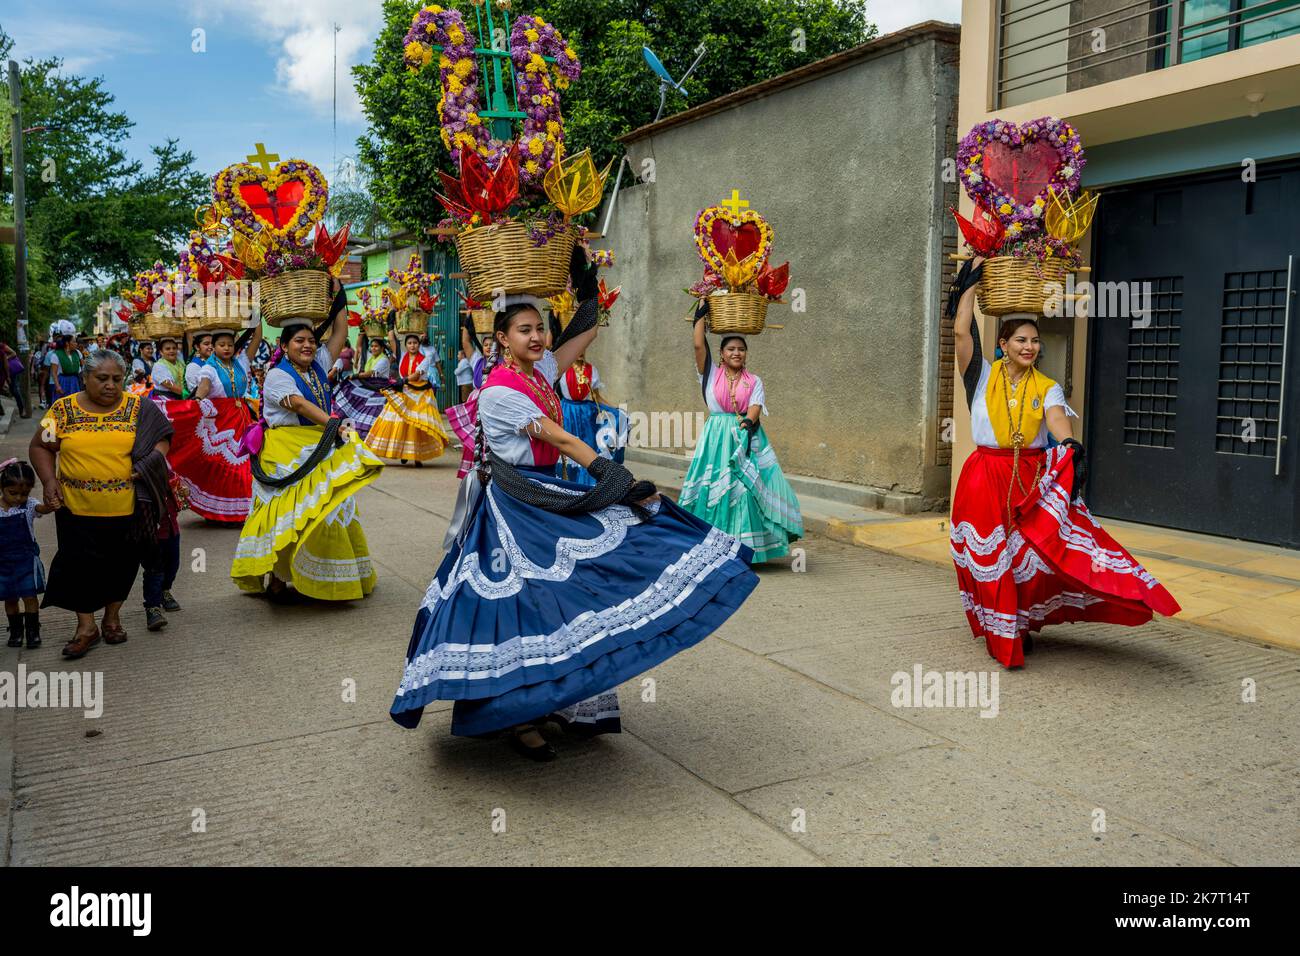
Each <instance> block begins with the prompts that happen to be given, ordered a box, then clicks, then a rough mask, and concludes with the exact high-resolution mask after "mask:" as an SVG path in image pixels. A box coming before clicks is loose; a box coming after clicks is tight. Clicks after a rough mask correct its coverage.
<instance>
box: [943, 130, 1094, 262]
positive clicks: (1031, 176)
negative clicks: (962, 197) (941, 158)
mask: <svg viewBox="0 0 1300 956" xmlns="http://www.w3.org/2000/svg"><path fill="white" fill-rule="evenodd" d="M1086 164H1087V160H1086V159H1085V157H1084V153H1083V143H1082V142H1081V141H1080V139H1079V134H1078V132H1077V131H1076V130H1075V128H1074V127H1073V126H1071V125H1070V124H1069V123H1067V122H1066V121H1065V120H1061V119H1056V118H1055V117H1051V116H1044V117H1041V118H1039V119H1036V120H1030V121H1029V122H1027V123H1022V124H1020V125H1016V124H1015V123H1010V122H1007V121H1006V120H1000V119H993V120H989V121H988V122H986V123H980V124H979V125H978V126H975V127H974V128H973V129H972V130H971V131H970V132H969V133H967V134H966V136H965V137H964V138H963V139H962V141H961V145H960V146H959V147H958V148H957V169H958V173H959V175H960V176H961V181H962V185H963V186H965V187H966V193H967V195H969V196H970V198H971V199H972V200H974V201H975V203H976V204H977V205H978V204H983V205H985V206H987V207H988V208H989V209H990V210H992V212H993V213H994V214H995V215H996V216H997V217H998V218H999V219H1001V220H1002V222H1003V224H1004V225H1005V226H1006V237H1007V239H1010V240H1014V239H1025V238H1028V237H1030V236H1033V235H1036V234H1037V233H1040V232H1042V229H1043V215H1044V213H1045V212H1046V210H1047V205H1048V202H1049V201H1050V200H1051V195H1052V193H1053V192H1056V193H1063V194H1069V195H1074V194H1075V193H1076V192H1077V191H1078V189H1079V181H1080V178H1081V177H1080V174H1081V173H1082V171H1083V167H1084V166H1085V165H1086Z"/></svg>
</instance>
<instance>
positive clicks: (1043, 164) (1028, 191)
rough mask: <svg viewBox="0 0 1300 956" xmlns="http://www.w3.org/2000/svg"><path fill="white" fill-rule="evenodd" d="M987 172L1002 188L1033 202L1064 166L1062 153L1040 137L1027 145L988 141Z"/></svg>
mask: <svg viewBox="0 0 1300 956" xmlns="http://www.w3.org/2000/svg"><path fill="white" fill-rule="evenodd" d="M983 166H984V176H985V178H986V179H988V180H989V182H990V183H992V184H993V185H994V186H995V187H996V188H997V190H998V191H999V192H1001V193H1003V194H1005V195H1008V196H1011V197H1012V198H1013V199H1015V201H1016V202H1017V203H1019V204H1020V205H1021V206H1032V205H1033V204H1034V200H1035V199H1036V198H1038V197H1039V196H1046V195H1047V185H1048V183H1050V182H1051V181H1052V177H1053V176H1055V175H1056V171H1057V170H1058V169H1060V168H1061V157H1060V154H1058V153H1057V151H1056V150H1055V149H1053V148H1052V146H1051V145H1050V144H1048V143H1044V142H1042V141H1041V140H1035V141H1034V142H1031V143H1027V144H1026V145H1024V146H1009V145H1007V144H1006V143H1002V142H995V143H989V144H988V145H986V146H985V147H984V161H983Z"/></svg>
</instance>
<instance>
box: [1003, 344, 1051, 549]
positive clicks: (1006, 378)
mask: <svg viewBox="0 0 1300 956" xmlns="http://www.w3.org/2000/svg"><path fill="white" fill-rule="evenodd" d="M1025 375H1026V376H1028V377H1029V382H1030V384H1032V383H1033V381H1034V369H1033V367H1032V366H1031V367H1030V369H1029V371H1027V372H1026V373H1025ZM1002 381H1003V383H1004V384H1005V385H1006V392H1005V393H1004V394H1003V398H1004V399H1005V400H1006V403H1007V418H1008V420H1012V419H1014V422H1015V424H1013V425H1012V426H1011V449H1012V454H1011V480H1010V481H1009V482H1007V527H1012V526H1014V525H1015V516H1014V515H1013V514H1012V512H1011V493H1012V491H1013V489H1014V488H1015V487H1016V486H1017V485H1019V486H1020V491H1021V493H1022V494H1026V495H1027V494H1029V488H1026V487H1025V482H1024V479H1022V478H1021V477H1020V449H1021V448H1022V447H1023V446H1024V444H1025V432H1024V428H1023V426H1024V422H1025V406H1026V405H1028V404H1029V388H1030V384H1027V385H1026V386H1025V395H1024V398H1022V399H1019V400H1017V399H1014V398H1012V397H1011V396H1012V395H1013V394H1014V393H1015V389H1016V386H1019V385H1020V382H1017V383H1016V385H1015V386H1013V385H1012V384H1011V376H1010V374H1009V373H1008V372H1007V363H1006V362H1005V361H1003V363H1002ZM1035 393H1037V389H1035ZM1015 408H1019V413H1018V414H1017V415H1013V413H1012V409H1015ZM1042 470H1043V463H1042V462H1041V461H1040V462H1038V463H1037V464H1036V465H1034V480H1033V481H1032V482H1030V487H1033V486H1034V485H1036V484H1038V477H1039V475H1040V474H1041V472H1042Z"/></svg>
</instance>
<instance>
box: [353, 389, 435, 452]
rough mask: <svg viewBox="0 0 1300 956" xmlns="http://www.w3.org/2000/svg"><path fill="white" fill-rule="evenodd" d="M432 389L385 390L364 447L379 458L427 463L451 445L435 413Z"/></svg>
mask: <svg viewBox="0 0 1300 956" xmlns="http://www.w3.org/2000/svg"><path fill="white" fill-rule="evenodd" d="M435 395H436V392H435V391H434V390H433V389H432V388H404V389H402V390H401V391H397V390H388V391H385V392H384V396H385V397H386V398H387V399H388V401H387V402H386V403H385V405H384V410H383V411H382V412H381V413H380V414H379V418H377V419H376V420H375V423H374V425H372V426H371V428H370V432H369V433H368V434H367V435H366V445H367V446H368V447H369V448H370V450H371V451H373V452H374V453H375V454H376V455H378V456H379V457H380V458H388V459H390V460H392V459H398V460H404V461H429V460H430V459H432V458H437V457H438V456H439V455H441V454H442V453H443V452H444V451H445V450H446V448H447V446H448V445H449V444H450V443H451V436H449V435H448V434H447V431H446V429H445V428H444V427H443V424H442V416H441V415H440V414H439V413H438V401H437V399H436V398H435V397H434V396H435Z"/></svg>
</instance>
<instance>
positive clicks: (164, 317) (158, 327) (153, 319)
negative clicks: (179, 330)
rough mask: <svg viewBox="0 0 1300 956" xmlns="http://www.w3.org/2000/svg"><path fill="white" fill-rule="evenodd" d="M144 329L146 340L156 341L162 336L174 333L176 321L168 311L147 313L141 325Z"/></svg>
mask: <svg viewBox="0 0 1300 956" xmlns="http://www.w3.org/2000/svg"><path fill="white" fill-rule="evenodd" d="M141 324H142V326H143V327H144V333H145V337H146V338H150V339H157V338H161V337H162V336H164V335H172V334H174V333H175V331H176V320H175V319H174V318H173V317H172V314H171V312H170V311H167V310H164V311H162V312H147V313H145V317H144V321H143V322H142V323H141Z"/></svg>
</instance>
